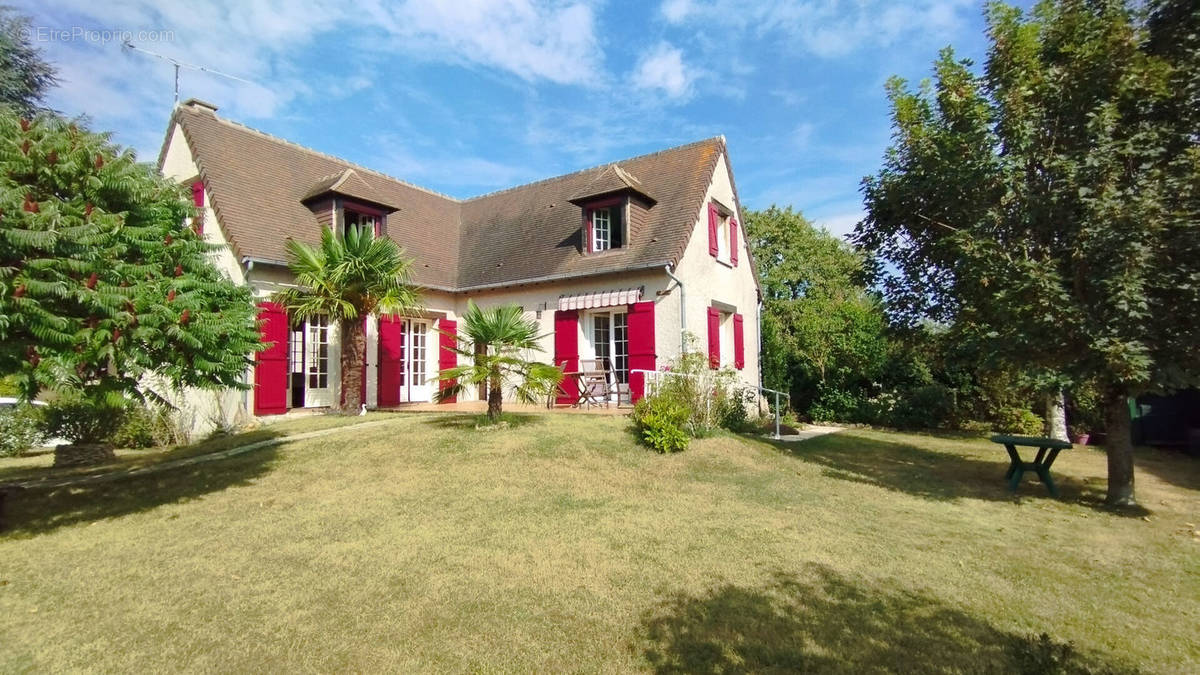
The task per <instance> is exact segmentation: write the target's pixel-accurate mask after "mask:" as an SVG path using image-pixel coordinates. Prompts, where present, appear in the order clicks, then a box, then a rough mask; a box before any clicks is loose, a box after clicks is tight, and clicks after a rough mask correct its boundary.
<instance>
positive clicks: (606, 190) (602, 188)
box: [567, 164, 657, 204]
mask: <svg viewBox="0 0 1200 675" xmlns="http://www.w3.org/2000/svg"><path fill="white" fill-rule="evenodd" d="M597 173H598V174H599V175H597V176H596V177H595V178H593V179H592V182H590V183H588V185H587V187H585V188H583V190H581V191H580V192H579V193H578V194H576V195H574V196H573V197H571V198H570V199H568V200H567V201H569V202H571V203H572V204H580V203H582V202H586V201H587V200H589V199H593V198H595V197H600V196H603V195H610V194H614V193H617V192H633V193H636V194H638V195H641V196H642V197H643V198H644V199H645V200H646V201H647V202H649V203H651V204H653V203H654V202H655V201H657V200H655V199H654V197H651V196H650V195H648V194H646V188H645V186H644V185H642V181H640V180H638V179H637V177H635V176H633V175H631V174H630V173H629V172H628V171H625V170H624V169H622V168H621V167H619V166H617V165H616V164H609V165H608V166H607V167H605V168H603V169H600V170H599V171H598V172H597Z"/></svg>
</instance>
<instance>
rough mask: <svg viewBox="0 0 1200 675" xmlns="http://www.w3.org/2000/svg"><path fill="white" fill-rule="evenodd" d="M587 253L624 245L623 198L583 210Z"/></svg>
mask: <svg viewBox="0 0 1200 675" xmlns="http://www.w3.org/2000/svg"><path fill="white" fill-rule="evenodd" d="M584 213H585V218H586V221H587V222H586V227H587V231H588V232H587V237H588V248H587V251H588V252H589V253H600V252H602V251H607V250H609V249H614V248H621V247H623V246H624V245H625V240H626V236H625V200H624V199H619V200H616V201H611V200H610V201H608V202H605V203H603V204H597V205H594V206H591V207H588V208H587V209H585V210H584Z"/></svg>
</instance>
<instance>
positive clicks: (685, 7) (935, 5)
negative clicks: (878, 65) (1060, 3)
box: [660, 0, 977, 58]
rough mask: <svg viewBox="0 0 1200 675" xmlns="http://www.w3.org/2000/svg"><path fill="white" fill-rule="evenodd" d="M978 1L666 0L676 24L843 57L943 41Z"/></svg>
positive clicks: (664, 6)
mask: <svg viewBox="0 0 1200 675" xmlns="http://www.w3.org/2000/svg"><path fill="white" fill-rule="evenodd" d="M976 6H977V4H976V3H975V2H974V0H906V1H905V2H894V1H893V0H782V1H777V2H761V3H743V2H739V1H737V0H707V1H705V0H665V2H664V3H663V4H662V5H661V8H660V9H661V12H662V14H663V16H664V17H665V18H666V19H667V20H668V21H670V22H672V23H686V22H689V21H690V22H693V23H696V24H709V23H716V24H718V25H721V26H722V27H724V28H725V29H726V30H733V31H737V32H739V33H743V34H745V35H749V36H753V37H756V38H762V37H768V36H772V35H776V36H778V37H780V38H782V40H781V43H782V44H783V45H786V46H789V47H793V48H799V49H800V50H802V51H804V52H807V53H810V54H813V55H815V56H819V57H823V58H838V57H843V56H847V55H849V54H852V53H854V52H857V51H860V50H862V49H866V48H872V47H886V46H891V45H894V44H897V43H899V42H900V41H901V40H905V39H942V38H944V37H946V36H949V35H950V34H951V33H953V32H954V31H955V30H957V29H959V28H961V27H962V26H963V24H964V21H965V17H964V12H967V11H976Z"/></svg>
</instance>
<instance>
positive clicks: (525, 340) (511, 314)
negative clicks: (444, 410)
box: [437, 300, 562, 423]
mask: <svg viewBox="0 0 1200 675" xmlns="http://www.w3.org/2000/svg"><path fill="white" fill-rule="evenodd" d="M460 328H461V330H460V333H459V334H458V335H456V336H455V337H456V339H457V342H458V344H457V345H456V346H455V348H454V349H455V351H456V352H457V353H458V355H459V356H460V357H462V359H463V360H464V361H466V363H465V364H464V365H461V366H456V367H454V368H447V369H446V370H443V371H441V372H439V373H438V379H439V380H441V381H442V383H443V386H442V387H441V388H440V389H439V390H438V393H437V400H438V401H445V400H449V399H451V398H455V397H457V396H461V395H462V394H463V393H464V392H465V391H466V390H467V387H468V386H479V385H481V384H482V385H486V386H487V389H488V419H489V420H491V421H492V422H493V423H494V422H498V421H500V415H501V413H502V412H503V401H504V389H505V387H506V386H507V387H508V388H509V390H510V391H511V392H512V393H513V395H514V397H515V398H516V399H517V400H518V401H521V402H522V403H537V402H539V401H544V400H546V397H547V396H548V395H549V394H550V393H551V392H552V391H554V388H555V386H556V385H557V384H558V383H559V381H560V380H561V379H562V371H560V370H559V369H558V368H556V367H554V366H552V365H550V364H548V363H540V362H538V361H534V360H532V359H529V358H528V356H527V355H528V354H530V353H531V352H536V351H540V349H541V348H540V347H538V334H537V333H538V326H537V323H536V322H535V321H533V320H532V319H527V318H525V314H524V311H523V310H522V309H521V308H520V307H519V306H518V305H513V304H509V305H497V306H496V307H492V308H489V309H486V310H484V309H480V308H479V307H478V306H477V305H476V304H475V303H474V302H471V301H470V300H468V301H467V312H466V314H464V315H463V324H462V326H461V327H460ZM443 349H445V347H443Z"/></svg>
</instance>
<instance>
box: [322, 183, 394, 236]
mask: <svg viewBox="0 0 1200 675" xmlns="http://www.w3.org/2000/svg"><path fill="white" fill-rule="evenodd" d="M300 202H301V203H302V204H305V205H306V206H308V207H309V208H310V209H312V211H313V214H314V215H315V216H317V221H318V222H320V223H321V224H322V225H324V226H327V227H329V228H330V229H332V230H333V231H334V233H336V234H339V235H342V236H345V235H346V232H347V231H348V230H350V229H351V228H353V229H354V230H356V231H359V232H364V231H366V232H372V233H373V234H374V235H375V236H376V237H379V236H383V235H384V234H386V233H387V219H388V216H389V215H391V214H394V213H396V212H398V211H399V210H400V208H399V207H398V206H397V205H395V204H394V203H392V202H391V198H390V197H389V195H387V194H385V193H383V192H380V191H378V190H376V189H375V188H374V187H373V186H372V185H371V184H370V183H368V182H367V181H366V180H364V179H363V178H362V176H359V175H358V173H357V172H356V171H355V170H354V169H343V170H342V171H338V172H337V173H333V174H330V175H328V176H326V177H324V178H322V179H321V180H319V181H317V183H316V184H315V185H313V186H312V187H311V188H309V190H308V192H307V193H306V194H305V195H304V197H302V198H301V199H300Z"/></svg>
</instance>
